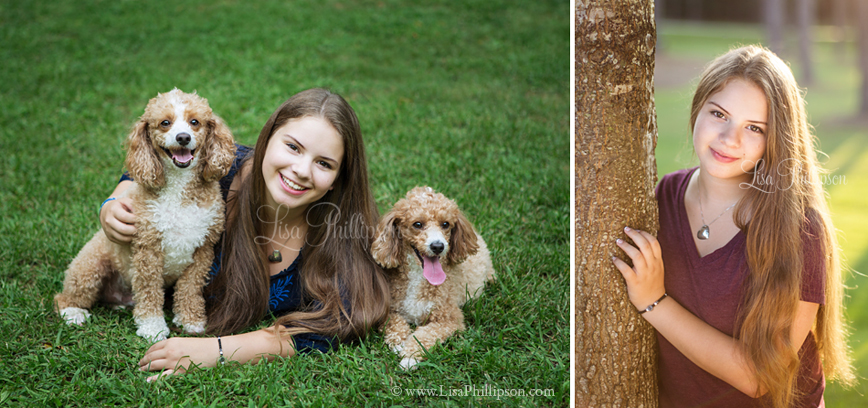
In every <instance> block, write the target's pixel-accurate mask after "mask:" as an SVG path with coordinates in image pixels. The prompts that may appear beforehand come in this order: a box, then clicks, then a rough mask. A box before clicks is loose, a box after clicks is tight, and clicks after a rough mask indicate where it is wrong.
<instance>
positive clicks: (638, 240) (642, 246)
mask: <svg viewBox="0 0 868 408" xmlns="http://www.w3.org/2000/svg"><path fill="white" fill-rule="evenodd" d="M624 232H625V233H627V236H628V237H630V239H632V240H633V243H634V244H636V247H637V248H639V251H641V253H642V257H643V258H644V260H645V261H646V263H650V261H651V259H652V258H653V255H654V250H653V249H651V243H649V242H648V238H647V237H646V236H645V235H643V234H642V231H639V230H635V229H632V228H630V227H625V228H624Z"/></svg>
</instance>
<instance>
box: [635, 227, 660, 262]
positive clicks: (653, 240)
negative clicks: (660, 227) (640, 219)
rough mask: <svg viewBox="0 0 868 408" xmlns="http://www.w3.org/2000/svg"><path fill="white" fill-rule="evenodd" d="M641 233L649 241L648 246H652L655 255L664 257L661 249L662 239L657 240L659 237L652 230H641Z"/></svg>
mask: <svg viewBox="0 0 868 408" xmlns="http://www.w3.org/2000/svg"><path fill="white" fill-rule="evenodd" d="M639 234H642V237H644V238H645V240H647V241H648V246H649V247H650V248H651V253H653V254H654V257H655V258H662V257H663V255H662V254H663V252H662V251H660V241H658V240H657V237H655V236H653V235H651V233H650V232H645V231H642V230H639Z"/></svg>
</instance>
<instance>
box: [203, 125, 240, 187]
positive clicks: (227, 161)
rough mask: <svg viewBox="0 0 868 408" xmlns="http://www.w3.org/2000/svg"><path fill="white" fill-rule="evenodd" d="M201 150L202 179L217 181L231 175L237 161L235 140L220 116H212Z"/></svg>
mask: <svg viewBox="0 0 868 408" xmlns="http://www.w3.org/2000/svg"><path fill="white" fill-rule="evenodd" d="M201 149H202V154H201V156H199V157H200V158H199V160H201V161H202V164H201V166H202V168H201V169H202V179H204V180H205V181H216V180H220V179H221V178H223V176H225V175H226V174H228V173H229V169H230V168H231V167H232V163H233V161H234V160H235V138H233V137H232V132H231V131H230V130H229V127H228V126H226V123H225V122H223V119H221V118H220V117H219V116H217V115H212V116H211V119H210V120H209V121H208V135H207V136H206V137H205V144H204V146H202V148H201Z"/></svg>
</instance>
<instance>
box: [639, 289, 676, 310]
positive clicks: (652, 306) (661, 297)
mask: <svg viewBox="0 0 868 408" xmlns="http://www.w3.org/2000/svg"><path fill="white" fill-rule="evenodd" d="M666 296H669V294H667V293H665V292H664V293H663V296H660V299H657V301H656V302H654V303H652V304H650V305H648V307H646V308H645V309H643V310H640V311H639V314H642V313H645V312H650V311H652V310H654V307H655V306H657V304H658V303H660V301H661V300H663V299H665V298H666Z"/></svg>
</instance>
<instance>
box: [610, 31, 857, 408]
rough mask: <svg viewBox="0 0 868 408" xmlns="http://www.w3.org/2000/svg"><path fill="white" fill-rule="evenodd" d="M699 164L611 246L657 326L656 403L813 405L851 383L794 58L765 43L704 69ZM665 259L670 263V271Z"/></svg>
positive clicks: (826, 222) (837, 284)
mask: <svg viewBox="0 0 868 408" xmlns="http://www.w3.org/2000/svg"><path fill="white" fill-rule="evenodd" d="M690 126H691V129H692V130H693V147H694V151H695V152H696V155H697V157H698V159H699V167H698V168H692V169H685V170H680V171H677V172H675V173H672V174H668V175H666V176H664V177H663V178H662V179H661V181H660V183H659V185H658V186H657V199H658V203H659V209H660V231H659V232H658V235H657V237H656V238H655V237H654V236H652V235H651V234H649V233H647V232H645V231H637V230H632V229H630V228H625V232H626V234H627V236H628V237H629V238H630V239H631V240H632V241H633V244H634V245H635V246H634V245H631V244H629V243H627V242H625V241H623V240H620V239H619V240H617V242H616V244H617V246H618V247H619V248H621V249H623V250H624V252H625V253H626V254H627V255H628V256H629V257H630V258H631V259H632V261H633V265H632V267H631V266H630V265H628V264H627V263H626V262H624V261H622V260H621V259H618V258H613V262H614V263H615V265H616V267H617V268H618V269H619V270H620V271H621V274H622V275H623V276H624V279H625V280H626V283H627V291H628V294H629V297H630V301H631V302H632V303H633V305H634V306H636V307H637V309H638V310H639V313H641V314H642V316H643V317H644V318H645V319H646V320H647V321H648V322H649V323H651V325H653V326H654V328H655V329H656V331H657V339H658V343H659V352H660V353H659V360H658V362H659V370H658V384H659V391H660V398H659V402H660V406H662V407H692V406H703V407H760V406H772V407H775V408H783V407H819V406H823V405H824V401H823V391H824V389H825V380H826V378H829V379H837V380H839V381H841V382H842V383H844V384H850V383H852V381H853V379H854V376H853V368H852V366H851V360H850V356H849V350H848V347H847V345H846V341H845V340H846V335H847V331H846V327H845V325H844V322H843V319H842V298H843V282H842V281H841V279H842V278H841V265H840V256H839V252H838V251H839V249H838V246H837V242H836V237H835V229H834V227H833V226H832V223H831V220H830V217H829V209H828V205H827V203H826V196H825V193H824V191H823V187H822V185H821V183H820V172H821V168H820V166H819V164H818V163H817V152H816V150H815V144H816V139H815V137H814V136H813V135H812V134H811V132H810V127H809V125H808V123H807V119H806V112H805V102H804V99H803V97H802V94H801V91H800V89H799V88H798V85H797V84H796V81H795V79H794V78H793V75H792V72H791V71H790V69H789V67H788V66H787V65H786V64H785V63H784V62H783V61H782V60H781V59H780V58H778V57H777V56H776V55H775V54H774V53H772V52H771V51H769V50H767V49H765V48H762V47H759V46H746V47H741V48H737V49H734V50H731V51H730V52H728V53H726V54H724V55H722V56H720V57H718V58H717V59H715V60H714V61H712V62H711V64H710V65H709V66H708V67H707V68H706V69H705V71H704V73H703V74H702V77H701V79H700V81H699V84H698V86H697V89H696V93H695V94H694V98H693V103H692V107H691V115H690ZM664 270H665V274H664Z"/></svg>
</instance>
